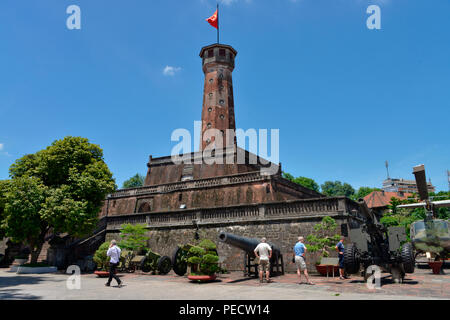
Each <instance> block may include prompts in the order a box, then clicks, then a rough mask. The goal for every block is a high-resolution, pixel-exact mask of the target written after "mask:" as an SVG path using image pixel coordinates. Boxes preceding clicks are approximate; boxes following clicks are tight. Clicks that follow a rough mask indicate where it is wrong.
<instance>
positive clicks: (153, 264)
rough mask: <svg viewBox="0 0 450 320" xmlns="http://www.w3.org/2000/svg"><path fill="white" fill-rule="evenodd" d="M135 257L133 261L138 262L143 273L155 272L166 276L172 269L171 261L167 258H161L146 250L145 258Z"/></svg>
mask: <svg viewBox="0 0 450 320" xmlns="http://www.w3.org/2000/svg"><path fill="white" fill-rule="evenodd" d="M140 257H142V256H136V257H135V258H134V259H139V260H140V267H141V270H142V271H143V272H150V271H153V272H156V271H158V272H159V274H167V273H169V272H170V270H171V269H172V260H170V258H169V257H168V256H161V255H159V254H158V253H156V252H153V251H151V250H148V251H147V253H146V254H145V256H143V257H142V258H140Z"/></svg>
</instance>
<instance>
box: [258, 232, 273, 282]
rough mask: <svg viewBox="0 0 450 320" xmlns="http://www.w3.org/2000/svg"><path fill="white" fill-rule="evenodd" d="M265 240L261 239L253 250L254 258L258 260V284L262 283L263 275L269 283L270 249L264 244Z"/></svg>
mask: <svg viewBox="0 0 450 320" xmlns="http://www.w3.org/2000/svg"><path fill="white" fill-rule="evenodd" d="M266 241H267V240H266V238H262V239H261V243H260V244H258V245H257V246H256V248H255V256H256V257H257V258H259V265H258V269H259V282H260V283H263V273H264V272H265V273H266V281H267V282H268V283H269V282H270V278H269V276H270V258H272V248H271V247H270V245H269V244H268V243H266Z"/></svg>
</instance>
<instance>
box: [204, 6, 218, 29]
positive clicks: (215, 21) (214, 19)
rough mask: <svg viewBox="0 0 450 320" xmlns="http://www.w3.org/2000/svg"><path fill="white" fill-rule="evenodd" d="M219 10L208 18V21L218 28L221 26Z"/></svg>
mask: <svg viewBox="0 0 450 320" xmlns="http://www.w3.org/2000/svg"><path fill="white" fill-rule="evenodd" d="M217 11H218V10H216V12H214V14H213V15H212V16H211V17H209V18H208V19H206V21H208V23H209V24H210V25H212V26H213V27H214V28H216V29H218V28H219V16H218V12H217Z"/></svg>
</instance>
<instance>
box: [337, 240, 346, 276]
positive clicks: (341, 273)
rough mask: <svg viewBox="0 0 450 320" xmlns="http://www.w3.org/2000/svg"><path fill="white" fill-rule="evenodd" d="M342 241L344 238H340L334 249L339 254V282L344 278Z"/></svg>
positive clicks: (343, 248)
mask: <svg viewBox="0 0 450 320" xmlns="http://www.w3.org/2000/svg"><path fill="white" fill-rule="evenodd" d="M344 240H345V237H344V236H342V237H341V239H340V240H339V242H338V243H337V245H336V247H335V248H336V250H337V252H338V254H339V279H341V280H344V279H345V278H346V277H345V273H344V250H345V247H344Z"/></svg>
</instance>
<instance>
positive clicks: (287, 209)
mask: <svg viewBox="0 0 450 320" xmlns="http://www.w3.org/2000/svg"><path fill="white" fill-rule="evenodd" d="M354 208H356V203H354V202H353V201H351V200H349V199H347V198H340V197H338V198H325V199H324V198H321V199H308V200H294V201H285V202H274V203H265V204H255V205H241V206H230V207H222V208H209V209H198V210H187V211H174V212H166V213H148V214H133V215H126V216H114V217H108V218H107V235H106V240H107V241H109V240H112V239H119V236H118V233H119V229H120V226H121V225H122V224H123V223H133V224H136V223H143V224H146V226H147V228H148V235H149V237H150V239H149V247H150V248H151V249H152V250H153V251H155V252H158V253H159V254H161V255H167V256H169V257H172V253H173V251H174V249H175V248H176V246H177V245H179V244H186V243H194V242H195V234H196V232H198V234H199V236H200V238H202V239H203V238H207V239H210V240H212V241H214V242H215V243H216V244H217V247H218V252H219V256H220V258H221V262H222V263H223V266H224V267H225V268H227V269H228V270H230V271H238V270H239V271H240V270H243V266H244V253H243V251H242V250H240V249H237V248H234V247H231V246H229V245H227V244H224V243H222V242H219V240H218V235H219V233H220V232H221V231H224V232H228V233H233V234H236V235H240V236H244V237H250V238H262V237H266V238H267V240H268V241H269V242H273V243H275V244H277V245H278V246H279V247H280V249H281V251H282V254H283V256H284V264H285V270H286V271H287V272H295V265H294V264H292V263H291V260H292V248H293V246H294V245H295V243H296V242H297V237H298V236H300V235H302V236H304V237H305V238H306V236H308V235H309V234H311V233H312V232H313V227H314V225H315V224H316V223H318V222H320V221H321V220H322V218H323V217H324V216H331V217H333V218H334V219H335V220H336V222H337V224H338V229H337V233H341V225H347V218H348V215H349V212H350V211H351V210H352V209H354ZM315 262H316V255H315V254H309V255H307V265H308V270H310V271H311V272H315Z"/></svg>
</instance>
